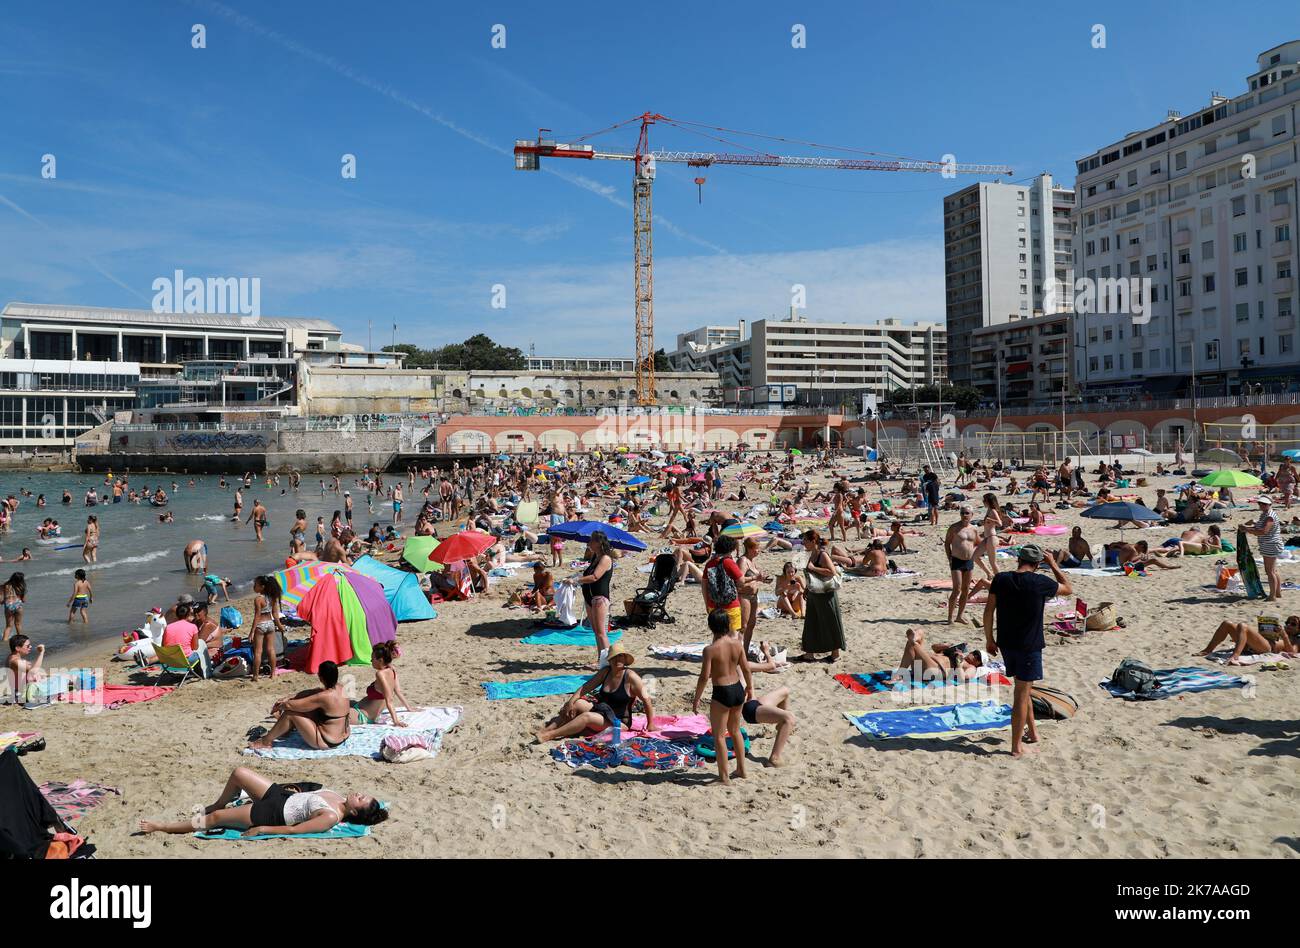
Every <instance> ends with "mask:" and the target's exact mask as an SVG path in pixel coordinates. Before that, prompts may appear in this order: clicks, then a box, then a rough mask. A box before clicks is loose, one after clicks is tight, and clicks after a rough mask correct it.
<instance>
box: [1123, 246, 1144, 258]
mask: <svg viewBox="0 0 1300 948" xmlns="http://www.w3.org/2000/svg"><path fill="white" fill-rule="evenodd" d="M1140 256H1142V245H1141V244H1126V245H1125V247H1124V258H1125V259H1126V260H1136V259H1137V258H1138V257H1140Z"/></svg>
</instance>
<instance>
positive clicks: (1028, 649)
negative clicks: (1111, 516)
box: [984, 543, 1074, 757]
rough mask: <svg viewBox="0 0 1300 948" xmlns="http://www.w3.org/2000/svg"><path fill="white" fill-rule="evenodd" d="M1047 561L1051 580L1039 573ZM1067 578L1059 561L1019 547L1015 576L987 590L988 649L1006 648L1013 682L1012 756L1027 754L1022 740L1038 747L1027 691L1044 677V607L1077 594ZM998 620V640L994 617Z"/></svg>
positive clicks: (999, 577) (996, 578)
mask: <svg viewBox="0 0 1300 948" xmlns="http://www.w3.org/2000/svg"><path fill="white" fill-rule="evenodd" d="M1044 560H1046V561H1047V565H1048V567H1049V568H1050V569H1051V571H1052V576H1051V577H1050V578H1049V577H1047V576H1042V575H1039V573H1038V565H1039V564H1040V563H1042V562H1043V561H1044ZM1073 593H1074V589H1073V587H1071V586H1070V580H1069V578H1068V577H1067V576H1066V575H1065V574H1064V573H1062V572H1061V570H1060V568H1059V567H1058V566H1057V565H1056V558H1055V557H1053V556H1052V554H1050V553H1044V552H1043V551H1042V550H1040V549H1039V548H1038V547H1036V546H1034V545H1033V544H1032V543H1030V544H1026V545H1025V546H1022V547H1021V548H1020V554H1019V556H1018V557H1017V562H1016V569H1015V571H1014V572H1005V571H1004V572H1001V573H998V575H996V576H994V577H993V582H992V584H991V585H990V586H989V601H988V604H987V605H986V606H985V607H984V647H985V650H986V651H987V652H988V654H989V655H997V654H998V650H999V649H1001V650H1002V660H1003V661H1004V662H1005V663H1006V666H1007V675H1009V676H1010V677H1011V678H1014V679H1015V682H1016V686H1015V694H1014V697H1013V699H1012V704H1011V756H1012V757H1020V756H1022V755H1023V754H1024V751H1023V749H1022V747H1021V743H1022V741H1023V742H1024V743H1028V744H1036V743H1038V730H1037V728H1035V727H1034V712H1033V707H1032V704H1031V701H1030V695H1029V690H1030V688H1031V687H1032V686H1033V683H1034V682H1036V681H1041V680H1042V678H1043V648H1044V647H1045V646H1046V644H1047V643H1046V641H1045V640H1044V638H1043V607H1044V606H1045V605H1046V604H1047V600H1049V599H1051V598H1053V597H1054V596H1070V595H1073ZM995 618H996V620H997V635H996V641H995V638H994V619H995Z"/></svg>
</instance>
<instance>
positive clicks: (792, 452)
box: [790, 448, 803, 457]
mask: <svg viewBox="0 0 1300 948" xmlns="http://www.w3.org/2000/svg"><path fill="white" fill-rule="evenodd" d="M790 453H791V454H795V455H798V456H799V457H803V452H802V451H800V450H799V449H798V448H791V449H790Z"/></svg>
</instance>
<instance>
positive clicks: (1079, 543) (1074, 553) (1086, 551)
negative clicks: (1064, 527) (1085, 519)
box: [1054, 527, 1092, 569]
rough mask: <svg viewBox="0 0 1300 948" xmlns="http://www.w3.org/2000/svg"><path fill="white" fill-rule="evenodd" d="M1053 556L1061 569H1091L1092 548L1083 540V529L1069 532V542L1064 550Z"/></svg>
mask: <svg viewBox="0 0 1300 948" xmlns="http://www.w3.org/2000/svg"><path fill="white" fill-rule="evenodd" d="M1054 555H1055V556H1056V560H1057V562H1058V563H1060V565H1061V568H1062V569H1079V568H1091V566H1092V547H1091V546H1089V545H1088V541H1087V540H1085V539H1084V538H1083V528H1082V527H1075V528H1073V529H1072V530H1071V531H1070V542H1069V543H1068V544H1067V546H1066V548H1065V549H1064V550H1060V551H1059V552H1057V553H1056V554H1054Z"/></svg>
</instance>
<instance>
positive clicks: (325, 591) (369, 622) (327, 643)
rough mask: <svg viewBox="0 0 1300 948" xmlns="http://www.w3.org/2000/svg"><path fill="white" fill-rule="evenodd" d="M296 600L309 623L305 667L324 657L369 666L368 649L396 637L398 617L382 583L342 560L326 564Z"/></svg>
mask: <svg viewBox="0 0 1300 948" xmlns="http://www.w3.org/2000/svg"><path fill="white" fill-rule="evenodd" d="M324 565H325V566H326V567H327V569H326V570H324V571H323V573H322V575H320V576H319V577H318V579H317V581H316V583H315V584H314V585H313V586H312V587H311V589H309V590H308V591H307V593H306V595H304V596H303V597H302V600H301V601H300V602H299V603H298V606H297V613H298V618H300V619H305V620H306V621H308V622H310V623H311V642H310V644H309V645H308V646H307V656H306V665H305V669H306V670H307V671H309V672H313V673H314V672H316V671H317V669H319V668H320V666H321V663H322V662H334V663H336V664H339V665H345V664H346V665H369V664H370V654H371V648H372V647H373V646H375V645H378V644H379V643H380V642H392V641H394V640H395V639H396V638H397V617H396V616H395V615H394V614H393V607H392V606H391V605H389V603H388V598H387V596H385V595H384V587H383V586H382V585H381V584H380V583H379V582H378V581H377V580H374V579H371V578H370V577H369V576H365V575H363V574H361V573H358V572H356V571H355V570H353V569H349V568H348V567H345V566H343V565H342V564H341V563H326V564H324Z"/></svg>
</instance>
